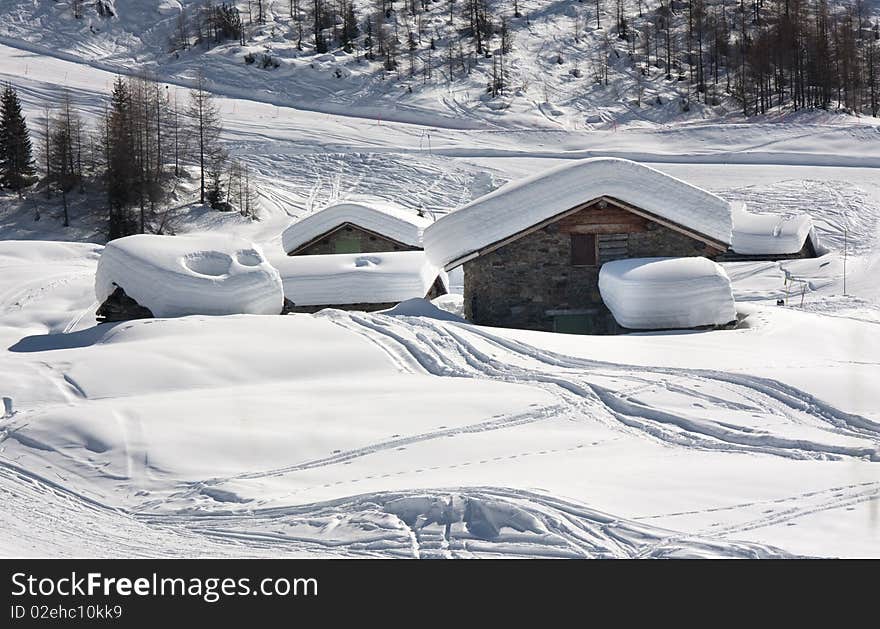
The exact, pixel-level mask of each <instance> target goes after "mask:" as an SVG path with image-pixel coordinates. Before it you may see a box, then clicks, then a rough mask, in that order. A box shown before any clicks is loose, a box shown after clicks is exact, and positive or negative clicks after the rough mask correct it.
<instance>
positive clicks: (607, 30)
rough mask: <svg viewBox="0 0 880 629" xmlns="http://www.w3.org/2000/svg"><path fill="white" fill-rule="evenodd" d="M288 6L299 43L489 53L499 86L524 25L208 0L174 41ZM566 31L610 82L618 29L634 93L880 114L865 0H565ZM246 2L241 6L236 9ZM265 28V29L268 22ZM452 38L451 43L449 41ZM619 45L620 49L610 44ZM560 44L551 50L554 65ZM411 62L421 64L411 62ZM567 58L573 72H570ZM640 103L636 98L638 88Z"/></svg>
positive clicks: (464, 69) (425, 2) (326, 0)
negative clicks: (591, 45)
mask: <svg viewBox="0 0 880 629" xmlns="http://www.w3.org/2000/svg"><path fill="white" fill-rule="evenodd" d="M270 4H271V6H272V10H273V11H275V12H276V13H277V12H278V11H279V6H283V7H285V8H286V9H287V12H288V14H289V18H290V28H291V29H292V30H293V37H294V39H295V40H296V41H297V46H298V47H299V48H300V49H302V48H303V47H304V44H306V45H309V46H311V48H312V50H314V51H315V52H318V53H323V52H327V51H328V50H331V49H333V48H342V49H344V50H347V51H349V52H352V51H355V52H358V53H359V54H361V53H362V54H363V55H364V57H366V58H367V59H370V60H378V61H381V62H382V64H383V66H384V68H385V70H388V71H395V72H397V74H398V76H401V75H402V74H403V73H408V74H409V75H410V76H415V75H416V73H417V72H421V74H422V76H423V77H424V79H425V80H426V81H427V80H428V79H430V78H431V74H432V71H436V70H438V69H440V70H445V73H446V76H447V78H448V80H449V81H452V80H453V79H454V78H455V76H456V75H457V74H458V73H461V74H465V73H470V71H471V70H472V68H473V67H474V66H475V65H476V64H478V63H480V59H481V58H482V59H489V58H491V66H489V69H488V70H487V71H488V72H489V74H490V80H489V82H488V84H487V90H488V91H490V92H491V93H492V94H493V95H498V94H501V93H503V92H504V90H505V88H506V87H507V84H508V82H509V80H508V76H507V74H508V73H507V69H506V65H505V55H507V54H509V53H510V52H511V50H512V49H513V47H514V42H513V37H512V35H511V26H512V24H513V23H515V22H516V21H519V22H520V23H521V24H522V23H525V24H528V21H529V15H528V14H527V13H526V12H524V11H523V10H522V7H521V6H520V3H519V2H518V0H513V2H495V3H491V2H489V0H439V1H434V0H369V2H364V3H360V4H359V8H360V9H361V11H360V13H359V15H360V18H358V16H357V15H356V13H355V6H354V2H353V0H284V1H283V2H282V1H281V0H277V1H276V2H274V3H269V2H266V1H263V0H249V1H248V2H247V3H246V5H244V4H243V3H241V2H239V3H237V4H236V3H233V2H229V3H226V2H224V3H215V2H213V1H212V0H205V1H204V2H203V3H202V4H201V5H198V6H197V7H196V8H195V9H194V10H192V11H191V13H189V14H187V13H181V17H180V21H179V27H178V32H177V35H176V36H175V37H174V38H173V42H172V48H174V49H180V48H186V47H187V46H190V45H195V44H198V43H212V42H220V41H224V40H228V39H236V38H237V39H239V40H240V41H241V42H242V43H244V42H245V40H246V38H247V36H246V30H247V28H246V27H250V26H251V25H256V26H259V25H262V24H265V23H266V20H267V15H268V7H269V5H270ZM572 5H574V6H575V7H577V8H576V10H574V11H573V12H572V13H571V15H572V20H573V25H574V28H573V38H572V39H573V41H574V42H575V43H577V42H579V41H580V38H581V36H582V35H583V34H584V33H585V32H586V31H587V30H588V29H592V30H594V31H600V32H602V33H603V38H604V45H603V46H602V49H601V51H600V54H601V55H604V57H605V58H604V59H602V60H601V61H600V62H599V63H598V65H600V66H602V68H603V69H601V70H600V71H597V72H596V73H595V75H594V76H595V78H596V80H597V81H600V82H607V80H608V67H607V66H608V56H609V55H617V54H619V53H618V52H617V51H616V50H615V46H614V45H613V44H612V42H613V41H614V40H615V39H616V40H617V41H619V42H621V44H622V45H623V46H622V47H623V48H624V49H625V50H628V52H629V56H630V57H631V59H632V66H631V68H632V70H633V73H632V77H633V79H632V80H633V81H634V82H635V83H636V84H637V85H638V88H639V91H640V93H641V91H642V89H643V82H644V80H645V78H647V77H650V76H652V75H657V74H660V75H661V76H663V77H665V78H666V79H667V80H668V81H672V82H675V83H676V84H681V85H682V86H684V88H683V89H682V92H683V106H684V107H685V109H687V108H688V107H689V105H690V103H691V102H692V100H694V99H697V100H701V101H702V102H704V103H706V104H718V102H719V101H720V99H721V98H723V97H728V98H733V99H736V101H738V102H739V104H740V107H741V109H742V112H743V114H744V115H746V116H749V115H755V114H760V113H766V112H767V111H768V110H770V109H772V108H774V107H778V106H785V107H790V108H792V109H801V108H823V109H831V108H835V107H836V108H842V109H847V110H850V111H853V112H856V113H867V114H870V115H874V116H878V115H880V23H878V20H877V18H876V17H874V18H871V16H870V15H869V12H868V10H867V8H866V4H865V0H849V1H848V2H843V3H829V2H828V0H659V2H657V3H654V2H652V3H650V5H649V3H648V2H646V1H643V0H637V1H636V2H631V1H625V0H578V1H577V2H572ZM241 6H246V10H245V9H240V8H238V7H241ZM444 15H445V20H444V21H445V22H446V24H448V25H450V26H451V28H452V33H453V36H452V37H448V34H447V39H448V41H446V42H444V43H445V44H446V47H445V51H444V52H443V53H439V52H437V50H438V47H437V40H438V39H439V38H440V37H441V33H440V31H439V30H438V28H437V20H436V18H437V17H441V16H444ZM273 28H274V27H273ZM453 40H454V41H453ZM617 48H620V46H618V47H617ZM565 52H566V51H565V50H560V51H559V57H558V60H559V63H562V61H563V57H564V53H565ZM419 65H420V66H421V67H419ZM579 74H580V71H579V69H577V68H575V72H574V75H575V76H579ZM639 102H640V104H641V94H640V99H639Z"/></svg>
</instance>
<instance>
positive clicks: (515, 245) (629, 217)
mask: <svg viewBox="0 0 880 629" xmlns="http://www.w3.org/2000/svg"><path fill="white" fill-rule="evenodd" d="M732 240H733V211H732V206H731V204H730V203H728V202H727V201H725V200H724V199H722V198H721V197H719V196H717V195H715V194H712V193H710V192H707V191H706V190H702V189H700V188H697V187H695V186H693V185H690V184H688V183H686V182H684V181H681V180H679V179H676V178H674V177H671V176H669V175H666V174H664V173H661V172H660V171H657V170H654V169H653V168H649V167H647V166H644V165H641V164H638V163H636V162H632V161H629V160H623V159H611V158H594V159H585V160H579V161H576V162H573V163H570V164H566V165H563V166H561V167H558V168H554V169H551V170H549V171H547V172H544V173H540V174H538V175H535V176H532V177H530V178H527V179H525V180H522V181H518V182H514V183H511V184H508V185H505V186H503V187H501V188H499V189H498V190H496V191H494V192H492V193H491V194H488V195H486V196H484V197H482V198H479V199H477V200H475V201H474V202H472V203H470V204H469V205H467V206H465V207H463V208H461V209H459V210H456V211H454V212H450V213H449V214H447V215H446V216H444V217H442V218H440V219H439V220H438V221H437V222H436V223H434V224H432V225H430V226H429V227H428V228H427V229H426V230H425V233H424V243H425V250H426V253H427V254H428V257H429V259H430V261H431V262H432V263H433V264H435V265H436V266H438V267H440V268H443V269H445V270H447V271H448V270H451V269H454V268H456V267H458V266H463V267H464V310H465V315H466V316H467V318H468V319H469V320H471V321H473V322H475V323H479V324H484V325H494V326H502V327H519V328H528V329H537V330H551V331H559V332H580V333H590V332H592V333H607V332H613V331H616V330H617V329H619V328H618V325H617V323H616V322H615V320H614V318H613V316H612V315H611V313H610V311H609V310H608V308H607V307H606V305H605V304H604V303H603V301H602V296H601V294H600V290H599V269H600V267H601V266H602V264H604V263H606V262H610V261H613V260H620V259H626V258H653V257H689V256H702V257H705V258H708V259H714V258H717V257H718V256H720V255H722V254H724V253H725V252H727V251H728V250H729V248H730V244H731V242H732Z"/></svg>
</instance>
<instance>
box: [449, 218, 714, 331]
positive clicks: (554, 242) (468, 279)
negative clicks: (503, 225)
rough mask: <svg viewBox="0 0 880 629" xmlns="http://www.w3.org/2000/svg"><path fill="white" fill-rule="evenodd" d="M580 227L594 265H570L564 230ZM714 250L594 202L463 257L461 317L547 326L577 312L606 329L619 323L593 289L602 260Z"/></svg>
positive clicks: (517, 325)
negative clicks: (591, 237) (589, 237)
mask: <svg viewBox="0 0 880 629" xmlns="http://www.w3.org/2000/svg"><path fill="white" fill-rule="evenodd" d="M613 230H621V231H613ZM587 233H594V234H596V236H597V241H598V248H599V256H598V257H599V265H596V266H573V265H572V264H571V235H572V234H587ZM603 252H606V253H603ZM719 253H721V251H720V250H717V249H715V248H712V247H709V246H708V245H706V244H705V243H703V242H701V241H699V240H696V239H694V238H691V237H689V236H686V235H684V234H682V233H680V232H678V231H675V230H673V229H670V228H668V227H665V226H663V225H660V224H659V223H655V222H653V221H650V220H648V219H645V218H643V217H640V216H637V215H635V214H633V213H631V212H628V211H626V210H624V209H622V208H617V207H609V206H604V207H600V206H599V205H595V206H591V207H587V208H585V209H583V210H581V211H580V212H577V213H575V214H572V215H569V216H567V217H565V218H563V219H561V220H559V221H557V222H554V223H551V224H550V225H547V226H545V227H543V228H541V229H539V230H537V231H535V232H532V233H530V234H528V235H525V236H523V237H522V238H520V239H518V240H515V241H513V242H511V243H508V244H507V245H505V246H503V247H501V248H499V249H496V250H495V251H492V252H490V253H486V254H484V255H481V256H479V257H477V258H475V259H473V260H471V261H469V262H466V263H465V265H464V311H465V316H466V317H467V318H468V320H470V321H473V322H474V323H478V324H481V325H492V326H499V327H510V328H524V329H530V330H547V331H554V329H555V328H556V326H557V325H560V322H561V321H563V320H564V319H562V317H572V316H574V317H584V318H586V319H587V321H580V322H579V323H580V324H584V325H586V326H587V327H588V328H590V330H589V331H591V332H592V333H594V334H613V333H617V332H619V331H620V328H619V326H618V325H617V323H616V322H615V321H614V318H613V317H612V316H611V313H610V312H609V310H608V309H607V308H606V307H605V304H604V303H603V302H602V298H601V296H600V294H599V286H598V281H599V266H600V265H601V264H602V263H603V262H607V261H608V260H609V259H620V258H641V257H654V256H706V257H715V256H717V255H718V254H719ZM557 317H560V319H558V320H557ZM584 331H587V330H584Z"/></svg>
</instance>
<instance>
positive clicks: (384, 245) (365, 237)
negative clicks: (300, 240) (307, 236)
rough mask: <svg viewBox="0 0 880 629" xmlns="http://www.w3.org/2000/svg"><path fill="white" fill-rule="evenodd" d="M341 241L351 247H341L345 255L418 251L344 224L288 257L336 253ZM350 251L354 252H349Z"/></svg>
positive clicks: (409, 246)
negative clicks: (345, 251) (345, 252)
mask: <svg viewBox="0 0 880 629" xmlns="http://www.w3.org/2000/svg"><path fill="white" fill-rule="evenodd" d="M342 241H345V242H346V243H348V244H350V245H353V246H351V247H343V248H344V249H349V251H347V253H380V252H383V251H416V250H418V249H420V247H413V246H411V245H406V244H403V243H401V242H397V241H396V240H392V239H391V238H386V237H385V236H380V235H379V234H375V233H373V232H369V231H367V230H364V229H361V228H360V227H358V226H357V225H351V224H349V223H346V224H345V225H342V226H341V227H339V228H337V229H335V230H333V231H332V232H330V233H329V234H326V235H325V236H323V237H321V238H320V239H318V240H314V241H312V242H311V243H307V244H306V245H305V246H304V247H301V248H300V249H297V250H295V251H293V252H290V253H289V254H288V255H297V256H310V255H324V254H328V253H337V252H339V250H338V248H339V247H340V244H341V243H342ZM350 249H355V250H354V251H351V250H350Z"/></svg>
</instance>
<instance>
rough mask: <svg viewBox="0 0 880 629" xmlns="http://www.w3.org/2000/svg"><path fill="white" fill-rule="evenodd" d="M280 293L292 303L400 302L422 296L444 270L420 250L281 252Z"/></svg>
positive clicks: (442, 278) (279, 265)
mask: <svg viewBox="0 0 880 629" xmlns="http://www.w3.org/2000/svg"><path fill="white" fill-rule="evenodd" d="M272 263H273V264H274V265H275V266H276V267H277V268H278V270H279V271H280V273H281V279H282V281H283V283H284V296H285V297H286V298H287V299H289V300H290V301H291V302H293V304H294V305H296V306H328V305H340V306H341V305H346V304H383V303H399V302H402V301H406V300H407V299H413V298H423V297H425V295H427V294H428V292H429V291H430V290H431V287H432V286H433V285H434V282H435V281H436V280H437V278H438V276H439V277H440V279H441V281H442V282H443V285H444V287H445V286H446V285H447V284H446V282H447V280H446V274H445V273H441V271H440V270H439V269H438V268H437V267H436V266H434V265H432V264H431V263H430V262H428V259H427V256H426V255H425V252H424V251H390V252H383V253H339V254H330V255H314V256H279V257H278V258H276V259H273V260H272Z"/></svg>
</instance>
